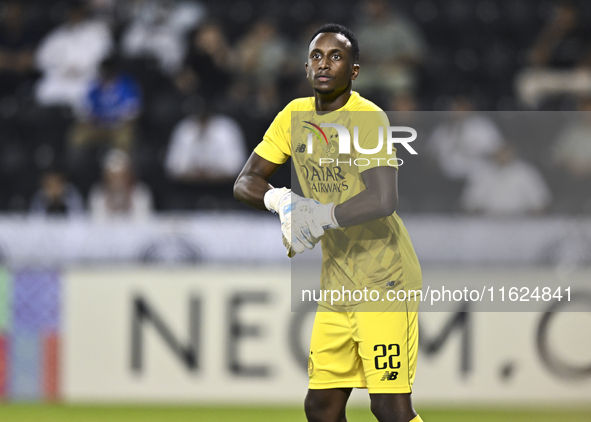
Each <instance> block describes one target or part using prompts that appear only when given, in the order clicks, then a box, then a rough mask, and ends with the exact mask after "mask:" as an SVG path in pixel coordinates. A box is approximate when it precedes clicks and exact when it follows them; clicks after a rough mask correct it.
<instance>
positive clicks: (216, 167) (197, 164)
mask: <svg viewBox="0 0 591 422" xmlns="http://www.w3.org/2000/svg"><path fill="white" fill-rule="evenodd" d="M196 108H197V110H196V112H195V113H194V114H193V115H191V116H189V117H187V118H186V119H184V120H182V121H181V122H180V123H179V124H178V125H177V126H176V128H175V129H174V131H173V134H172V137H171V140H170V146H169V148H168V153H167V155H166V163H165V166H166V171H167V173H168V176H169V177H170V178H172V179H175V180H177V181H182V182H193V183H195V182H224V181H232V180H234V179H235V178H236V176H237V175H238V173H239V172H240V170H241V169H242V166H243V165H244V162H245V161H246V158H247V156H246V148H245V142H244V136H243V134H242V130H241V129H240V126H238V124H237V123H236V122H235V121H234V120H233V119H232V118H230V117H228V116H224V115H219V114H212V113H211V110H210V109H209V108H208V107H205V106H204V105H200V106H196Z"/></svg>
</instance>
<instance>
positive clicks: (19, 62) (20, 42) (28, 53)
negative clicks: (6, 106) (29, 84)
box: [0, 1, 37, 95]
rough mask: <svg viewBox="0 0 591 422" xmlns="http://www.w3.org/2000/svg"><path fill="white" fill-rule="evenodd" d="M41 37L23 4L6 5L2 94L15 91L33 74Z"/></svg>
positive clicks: (0, 30) (1, 27)
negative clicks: (31, 25) (36, 46)
mask: <svg viewBox="0 0 591 422" xmlns="http://www.w3.org/2000/svg"><path fill="white" fill-rule="evenodd" d="M36 41H37V39H36V36H35V32H34V31H33V30H32V28H31V27H30V26H29V25H28V24H27V22H26V19H25V14H24V10H23V6H22V5H21V4H20V3H17V2H14V1H12V2H9V3H7V4H6V5H4V7H3V10H2V15H1V21H0V94H1V95H7V94H12V93H14V92H15V90H16V89H17V88H18V86H19V84H20V82H21V81H23V80H24V79H26V78H27V77H30V76H32V75H33V73H34V72H33V69H34V68H33V57H34V54H33V53H34V49H35V43H36Z"/></svg>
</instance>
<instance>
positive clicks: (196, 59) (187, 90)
mask: <svg viewBox="0 0 591 422" xmlns="http://www.w3.org/2000/svg"><path fill="white" fill-rule="evenodd" d="M232 57H233V55H232V51H231V49H230V46H229V45H228V42H227V40H226V37H225V35H224V32H223V30H222V28H221V26H220V25H219V24H217V23H214V22H209V23H206V24H205V25H203V26H201V27H200V28H199V29H198V30H197V31H196V32H195V35H194V37H193V38H192V42H191V44H190V46H189V52H188V54H187V57H186V58H185V63H184V67H183V70H182V71H181V72H180V73H179V75H178V76H177V77H176V84H177V87H178V88H179V89H180V90H181V92H183V93H184V94H186V95H189V94H193V95H194V94H197V93H198V94H199V95H200V96H202V97H204V98H205V99H206V100H208V101H212V100H220V98H222V97H224V95H225V94H226V92H227V90H228V88H229V86H230V83H231V81H232V78H231V73H230V71H231V69H232Z"/></svg>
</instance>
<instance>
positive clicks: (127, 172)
mask: <svg viewBox="0 0 591 422" xmlns="http://www.w3.org/2000/svg"><path fill="white" fill-rule="evenodd" d="M89 208H90V212H91V215H92V218H94V219H96V220H108V219H112V218H121V217H124V218H130V219H133V220H142V219H146V218H148V217H149V216H150V214H151V213H152V208H153V206H152V194H151V192H150V189H149V188H148V187H147V186H146V185H144V184H143V183H141V182H138V181H136V179H135V177H134V174H133V169H132V167H131V160H130V158H129V155H127V153H125V152H124V151H121V150H116V149H114V150H111V151H109V153H108V154H107V156H106V157H105V161H104V167H103V181H102V182H101V183H100V184H98V185H96V186H95V187H93V188H92V190H91V192H90V199H89Z"/></svg>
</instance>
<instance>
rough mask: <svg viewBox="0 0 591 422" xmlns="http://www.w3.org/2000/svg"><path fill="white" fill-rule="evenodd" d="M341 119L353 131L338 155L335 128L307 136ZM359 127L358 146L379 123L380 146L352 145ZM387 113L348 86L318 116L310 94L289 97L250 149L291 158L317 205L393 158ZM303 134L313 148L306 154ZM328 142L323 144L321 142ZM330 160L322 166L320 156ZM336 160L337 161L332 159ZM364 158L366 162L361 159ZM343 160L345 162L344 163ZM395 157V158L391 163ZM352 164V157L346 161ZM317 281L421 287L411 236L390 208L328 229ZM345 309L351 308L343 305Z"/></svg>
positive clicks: (331, 285)
mask: <svg viewBox="0 0 591 422" xmlns="http://www.w3.org/2000/svg"><path fill="white" fill-rule="evenodd" d="M306 122H310V123H313V124H314V125H316V126H320V125H321V124H322V123H339V124H341V125H343V126H345V127H346V128H347V129H348V130H349V133H350V134H351V135H350V136H351V147H350V154H340V155H339V144H338V136H337V130H336V129H335V128H332V127H325V128H323V129H322V130H323V132H324V133H325V135H326V137H327V139H326V140H325V139H323V136H317V135H316V134H312V133H313V130H312V129H314V130H315V131H316V133H317V132H318V131H317V130H316V129H315V127H314V126H313V125H311V124H310V123H306ZM355 126H357V127H358V137H359V146H360V147H361V148H364V149H372V148H374V147H376V145H377V140H378V135H379V127H380V126H381V127H382V128H383V133H382V134H383V145H384V147H383V148H382V149H381V151H380V152H378V153H376V154H370V155H367V154H361V153H359V152H357V151H356V149H355V148H354V146H353V136H354V127H355ZM388 126H389V122H388V118H387V116H386V114H385V113H384V112H383V111H382V110H381V109H380V108H379V107H378V106H376V105H375V104H373V103H372V102H370V101H368V100H366V99H365V98H363V97H361V96H360V95H359V94H358V93H357V92H353V94H352V95H351V97H350V98H349V100H348V102H347V104H345V106H344V107H342V108H341V109H339V110H337V111H334V112H331V113H325V114H322V115H319V114H318V113H316V111H315V105H314V98H313V97H309V98H300V99H296V100H294V101H292V102H291V103H290V104H288V105H287V107H285V109H284V110H282V111H281V112H280V113H279V114H278V115H277V117H276V118H275V120H274V121H273V123H272V124H271V126H270V127H269V129H268V130H267V132H266V133H265V136H264V137H263V141H262V142H261V143H260V144H259V145H258V146H257V147H256V149H255V153H256V154H258V155H259V156H261V157H262V158H264V159H266V160H268V161H271V162H273V163H276V164H282V163H284V162H285V161H286V160H287V159H288V158H289V156H291V157H292V160H293V163H294V167H295V170H296V173H297V177H298V181H299V183H300V185H301V187H302V192H303V194H304V196H305V197H307V198H313V199H316V200H318V201H319V202H321V203H324V204H326V203H331V202H334V203H335V204H336V205H338V204H341V203H343V202H345V201H347V200H348V199H350V198H352V197H353V196H355V195H357V194H359V193H360V192H362V191H363V190H365V185H364V183H363V180H362V173H363V172H364V171H367V170H368V169H370V168H375V167H376V166H378V165H387V164H386V160H392V159H395V158H396V155H395V149H394V150H393V151H392V155H388V154H387V148H386V128H387V127H388ZM309 134H312V135H311V136H312V146H313V152H312V153H311V154H310V153H308V149H307V148H308V139H309ZM327 141H328V142H327ZM321 158H323V159H325V160H328V159H333V160H334V161H335V162H333V163H328V164H324V163H327V162H328V161H324V162H323V165H322V166H321V165H319V164H320V161H319V160H320V159H321ZM337 159H338V160H339V162H336V160H337ZM355 159H357V160H360V159H365V160H360V161H358V162H359V163H361V166H355V165H349V164H347V162H348V160H355ZM367 161H369V165H363V164H364V163H365V162H367ZM343 162H344V164H343ZM390 162H391V163H396V161H395V160H394V161H390ZM351 163H354V161H351ZM322 252H323V262H322V275H321V287H322V289H324V290H333V289H336V290H341V289H342V288H345V289H347V290H349V291H355V290H362V289H363V288H365V287H367V288H368V289H372V290H377V291H378V292H380V295H381V296H380V297H383V295H384V293H385V292H386V291H387V290H409V289H413V290H414V289H416V290H418V289H420V288H421V283H422V282H421V269H420V266H419V262H418V259H417V256H416V254H415V252H414V249H413V246H412V243H411V240H410V237H409V235H408V233H407V231H406V228H405V227H404V224H403V223H402V220H401V219H400V218H399V217H398V215H397V214H396V213H394V214H392V215H391V216H389V217H386V218H382V219H378V220H374V221H371V222H368V223H365V224H361V225H358V226H353V227H346V228H340V229H334V230H327V231H326V233H325V235H324V236H323V237H322ZM358 303H359V302H357V301H355V300H351V301H349V300H346V301H341V302H340V304H341V305H344V306H356V305H357V304H358ZM347 310H350V308H349V307H348V308H347Z"/></svg>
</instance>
